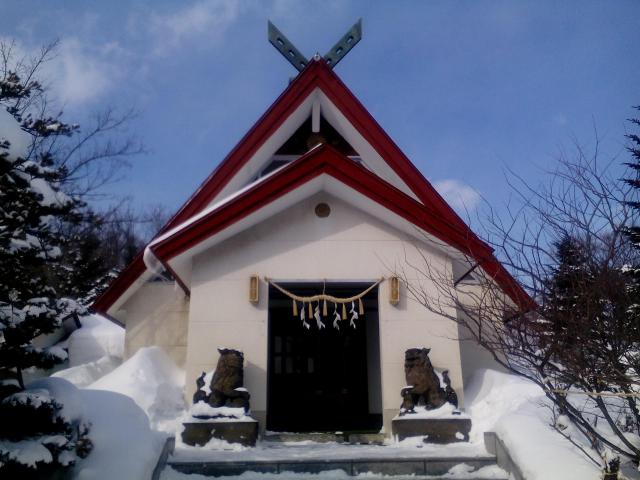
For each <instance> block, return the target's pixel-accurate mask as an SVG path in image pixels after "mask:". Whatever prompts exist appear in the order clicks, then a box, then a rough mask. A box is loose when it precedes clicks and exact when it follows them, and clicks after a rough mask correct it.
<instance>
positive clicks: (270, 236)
mask: <svg viewBox="0 0 640 480" xmlns="http://www.w3.org/2000/svg"><path fill="white" fill-rule="evenodd" d="M321 201H324V202H327V203H328V204H329V205H330V207H331V215H330V216H329V217H327V218H318V217H317V216H316V215H315V213H314V207H315V205H316V204H317V203H319V202H321ZM414 243H415V239H413V238H409V237H408V236H407V235H406V234H404V233H402V232H400V231H398V230H396V229H394V228H392V227H390V226H388V225H387V224H385V223H383V222H381V221H380V220H378V219H376V218H374V217H371V216H369V215H367V214H365V213H363V212H361V211H359V210H356V209H354V208H353V207H351V206H349V205H348V204H346V203H344V202H343V201H341V200H338V199H335V198H333V197H330V196H328V195H327V194H318V195H315V196H314V197H312V198H310V199H307V200H306V201H304V202H301V203H300V204H298V205H296V206H294V207H291V208H290V209H288V210H286V211H284V212H282V213H280V214H278V215H276V216H275V217H272V218H271V219H269V220H267V221H265V222H262V223H261V224H258V225H256V226H254V227H252V228H250V229H248V230H246V231H244V232H242V233H240V234H238V235H236V236H235V237H233V238H231V239H228V240H226V241H224V242H223V243H221V244H219V245H216V246H215V247H212V248H211V249H209V250H207V251H206V252H204V253H202V254H200V255H198V256H196V257H195V258H194V260H193V265H192V282H191V305H190V308H189V315H188V317H189V320H188V340H187V342H188V346H189V347H188V350H187V355H186V371H187V392H186V394H187V397H190V396H191V394H192V393H193V390H194V388H195V379H196V378H197V376H198V375H199V374H200V372H202V371H208V370H212V369H213V368H214V367H215V364H216V361H217V358H218V353H217V351H216V347H219V346H224V347H230V348H237V349H239V350H242V351H243V352H244V353H245V386H246V387H247V388H248V389H249V391H250V393H251V396H252V399H251V403H252V411H253V412H254V414H256V416H257V417H259V419H261V420H263V419H264V414H265V412H266V408H267V405H266V401H267V344H268V337H267V313H268V299H267V285H266V283H264V282H261V291H260V302H259V303H258V304H257V305H253V304H251V303H249V301H248V283H249V277H250V275H253V274H258V275H260V277H261V278H262V277H265V276H268V277H270V278H273V279H274V280H276V281H277V280H280V281H283V280H286V281H319V280H322V279H326V281H369V280H375V279H378V278H380V277H381V276H388V275H390V274H391V272H392V271H393V269H394V268H395V265H402V264H404V263H405V257H406V258H407V260H408V261H409V262H410V263H414V264H416V265H420V264H421V263H422V261H423V259H422V257H421V255H420V254H419V253H418V250H416V247H414V246H413V244H414ZM420 249H421V252H422V254H423V255H425V256H426V257H428V258H430V259H431V260H432V261H433V262H434V265H437V266H438V267H439V268H446V269H450V268H451V266H450V265H451V264H450V261H449V259H448V258H446V257H445V256H444V255H443V254H441V253H439V251H437V250H435V249H433V248H431V247H430V246H427V245H425V244H422V245H421V246H420ZM426 287H427V288H429V286H426ZM388 299H389V285H388V283H386V282H385V283H383V284H382V285H381V287H380V294H379V319H380V320H379V321H380V339H381V340H380V346H381V347H380V348H381V352H380V362H381V374H382V403H383V411H384V423H385V429H386V431H387V432H390V419H391V418H392V417H393V416H394V415H396V414H397V412H398V408H399V405H400V389H401V388H402V387H403V386H404V385H405V379H404V368H403V366H404V351H405V350H406V349H408V348H412V347H418V346H427V347H430V348H431V354H430V357H431V360H432V363H433V364H434V366H436V367H437V368H448V369H449V370H450V374H451V379H452V384H453V387H454V388H455V389H456V390H457V392H458V394H459V397H460V400H461V402H463V401H464V399H463V394H462V371H461V359H460V350H459V344H458V342H457V341H456V338H457V336H458V328H457V325H456V324H455V322H452V321H450V320H447V319H445V318H443V317H439V316H437V315H435V314H432V313H430V312H428V311H427V310H425V309H424V308H423V307H422V306H420V305H419V304H417V303H415V302H412V301H408V300H407V298H406V293H405V292H404V291H403V292H402V300H401V302H400V304H399V305H396V306H392V305H390V304H389V301H388ZM127 330H129V325H127ZM260 417H262V418H260Z"/></svg>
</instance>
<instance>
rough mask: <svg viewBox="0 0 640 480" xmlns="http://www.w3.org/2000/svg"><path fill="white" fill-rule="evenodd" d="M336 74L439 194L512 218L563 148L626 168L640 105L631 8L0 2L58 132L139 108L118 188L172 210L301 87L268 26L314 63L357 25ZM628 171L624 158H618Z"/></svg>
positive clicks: (639, 59)
mask: <svg viewBox="0 0 640 480" xmlns="http://www.w3.org/2000/svg"><path fill="white" fill-rule="evenodd" d="M359 17H362V18H363V26H364V38H363V40H362V42H361V43H360V44H359V45H358V46H357V47H356V48H355V49H354V50H353V51H352V52H351V53H350V54H349V55H348V56H347V57H346V58H345V59H344V60H343V62H342V63H341V64H340V65H338V67H337V68H336V72H337V73H338V75H339V76H340V77H341V78H342V79H343V80H344V81H345V83H346V84H347V85H348V86H349V88H350V89H351V90H352V91H353V92H354V93H355V94H356V96H358V98H359V99H360V100H361V101H362V103H363V104H364V105H365V107H367V109H368V110H369V111H370V112H371V114H372V115H373V116H374V117H375V118H376V119H377V120H378V122H379V123H380V124H381V125H382V127H383V128H385V129H386V130H387V132H388V133H389V134H390V135H391V137H392V138H393V139H394V140H395V141H396V143H397V144H398V145H399V146H400V148H401V149H403V150H404V152H405V153H406V154H407V155H408V156H409V158H411V159H412V161H413V162H414V163H415V164H416V165H417V166H418V168H419V169H420V170H421V171H422V172H423V173H424V175H425V176H426V177H427V178H428V179H429V180H430V181H432V182H433V183H435V184H438V185H439V187H440V188H447V189H449V190H450V191H451V192H454V195H455V194H456V192H458V193H460V194H461V195H463V196H464V197H465V198H466V199H467V202H468V204H469V205H468V206H470V207H473V202H474V194H473V191H471V190H470V189H473V190H475V191H477V192H479V194H480V195H482V196H483V197H485V198H486V199H487V200H488V201H489V202H490V203H492V204H494V205H496V206H499V205H500V204H501V203H502V202H504V201H506V198H507V188H506V183H505V180H504V176H503V172H504V169H505V168H511V169H513V170H515V171H516V172H518V173H519V174H521V175H523V176H525V177H526V178H529V179H531V181H532V182H536V181H538V180H539V179H540V178H541V174H542V170H543V169H545V168H550V167H552V165H553V162H554V157H555V156H556V154H557V152H558V149H559V148H560V147H561V146H562V145H568V144H569V143H570V142H571V141H572V139H574V138H575V139H577V140H578V141H580V142H581V143H583V144H585V145H587V146H588V145H590V144H592V142H593V138H594V133H593V131H594V125H595V126H596V127H597V130H598V132H599V134H600V136H601V138H602V139H603V146H602V148H603V154H604V155H614V154H616V153H620V152H621V150H622V148H623V146H624V133H625V129H627V128H629V125H628V124H627V123H626V119H627V118H629V117H630V116H631V115H633V113H634V111H633V110H632V109H631V106H632V105H638V104H640V55H639V54H638V52H639V51H640V50H639V48H640V24H639V23H638V22H639V21H640V2H638V1H632V0H629V1H610V2H605V1H563V2H559V1H548V2H547V1H437V2H432V1H421V2H417V1H412V2H409V1H393V2H391V1H389V2H380V1H352V2H347V1H335V0H325V1H318V2H316V1H305V2H302V1H292V0H275V1H265V2H258V1H247V2H235V1H231V0H196V1H193V0H189V1H183V2H177V1H176V2H169V1H152V0H138V1H130V2H125V1H115V0H111V1H108V2H87V1H84V0H77V1H70V0H68V1H59V2H51V1H47V0H41V1H35V0H19V1H14V0H3V2H2V15H0V32H2V33H1V34H0V36H2V37H3V38H4V39H15V40H16V42H17V46H18V47H19V49H20V50H21V51H23V52H25V53H29V52H32V51H34V50H35V49H37V48H38V47H39V46H41V45H42V44H44V43H48V42H50V41H51V40H53V39H56V38H59V39H60V41H61V43H60V48H59V51H58V56H57V57H56V58H55V59H54V60H53V61H52V62H51V63H50V64H49V65H47V67H46V74H47V75H48V77H49V80H50V83H51V86H52V92H53V94H54V96H55V97H56V98H57V99H58V100H59V105H61V106H63V107H64V110H65V116H66V119H67V120H69V121H77V122H79V123H81V124H82V122H83V120H84V119H86V117H87V116H88V115H90V114H91V113H92V112H94V111H96V110H99V109H101V108H104V107H105V106H108V105H110V106H114V107H118V108H122V109H126V108H128V107H130V106H134V107H135V108H136V109H137V110H138V111H139V112H140V115H139V117H138V118H137V119H136V120H135V121H134V122H132V123H131V124H130V126H129V127H130V131H131V133H134V134H135V135H137V136H138V137H139V138H141V139H142V140H143V141H144V143H145V145H146V146H147V148H148V149H149V150H150V154H148V155H145V156H142V157H140V158H138V159H136V160H135V161H134V163H133V166H132V168H131V169H130V170H129V171H127V172H126V178H125V179H124V180H123V181H121V182H120V183H118V184H117V185H116V186H114V187H113V188H112V191H113V192H114V193H116V194H118V195H130V196H132V198H133V199H134V201H135V203H136V204H137V205H144V204H158V203H159V204H164V205H166V206H167V207H168V209H169V210H170V211H174V210H175V209H177V208H178V207H179V206H180V205H181V204H182V202H183V201H184V200H186V198H188V196H189V195H190V194H191V193H192V192H193V191H194V190H195V189H196V188H197V186H198V185H199V184H200V183H201V182H202V181H203V180H204V178H205V177H206V176H207V175H208V174H209V173H210V172H211V171H212V170H213V168H215V166H216V165H217V164H218V163H219V162H220V160H222V158H224V156H225V155H226V154H227V153H228V152H229V150H231V148H233V146H234V145H235V144H236V142H237V141H238V140H239V139H240V138H241V137H242V135H243V134H244V133H245V132H246V131H247V130H248V129H249V128H250V127H251V125H252V124H253V123H254V122H255V121H256V120H257V119H258V117H259V116H260V115H261V114H262V113H263V112H264V110H265V109H266V108H268V106H269V105H270V104H271V103H272V102H273V101H274V100H275V99H276V97H277V96H278V95H279V94H280V92H281V91H282V90H283V89H284V88H285V87H286V85H287V82H288V79H289V77H291V76H293V75H294V74H295V70H294V69H293V68H292V67H291V66H290V65H289V64H288V63H287V62H286V61H285V60H284V59H282V58H281V57H280V55H279V54H278V53H277V52H276V51H275V50H274V49H273V47H272V46H271V45H269V43H268V42H267V40H266V24H267V19H271V20H272V21H273V22H274V23H275V24H276V25H277V26H278V27H279V28H280V29H281V30H282V31H283V32H284V33H285V35H287V36H288V37H289V38H290V39H291V40H292V41H293V42H294V43H295V44H296V46H297V47H298V48H299V49H300V50H301V51H302V52H303V53H304V54H306V55H307V56H311V55H312V54H313V53H315V52H316V51H319V52H320V53H321V54H324V53H325V52H326V51H327V50H328V49H329V48H330V47H331V46H332V45H333V43H334V42H335V41H336V40H337V39H338V38H339V37H340V36H341V35H342V34H343V33H344V32H345V31H346V30H347V29H348V28H349V27H350V26H351V25H352V24H353V23H354V22H355V21H356V20H357V19H358V18H359ZM622 158H623V159H624V155H623V157H622Z"/></svg>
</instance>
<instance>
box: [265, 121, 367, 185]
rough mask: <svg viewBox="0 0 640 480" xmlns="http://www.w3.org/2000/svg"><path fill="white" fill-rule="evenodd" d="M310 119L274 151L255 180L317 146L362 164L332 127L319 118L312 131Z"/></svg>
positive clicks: (354, 152) (353, 150)
mask: <svg viewBox="0 0 640 480" xmlns="http://www.w3.org/2000/svg"><path fill="white" fill-rule="evenodd" d="M313 130H314V129H313V126H312V119H311V117H309V118H308V119H307V120H306V121H305V122H303V123H302V125H300V127H299V128H298V129H297V130H296V131H295V132H294V133H293V135H291V137H289V139H288V140H287V141H285V142H284V144H282V146H281V147H280V148H279V149H278V150H277V151H276V153H275V154H274V155H273V156H272V157H271V159H270V160H269V161H268V162H267V163H266V165H265V167H264V168H263V169H261V170H260V173H259V174H258V176H257V178H260V177H263V176H265V175H267V174H269V173H271V172H273V171H274V170H276V169H278V168H280V167H282V166H283V165H286V164H287V163H290V162H292V161H294V160H297V159H298V158H300V157H301V156H302V155H304V154H305V153H307V152H308V151H309V150H311V149H312V148H313V147H315V146H316V145H318V144H321V143H324V144H327V145H331V146H332V147H333V148H335V149H336V150H337V151H339V152H340V153H342V154H344V155H345V156H347V157H349V158H350V159H351V160H353V161H355V162H358V163H362V160H361V158H360V154H358V152H356V150H355V149H354V148H353V147H352V146H351V145H350V144H349V142H347V141H346V140H345V139H344V137H343V136H342V135H340V133H339V132H338V131H337V130H336V129H335V128H333V126H332V125H331V124H330V123H329V122H327V120H325V118H324V117H322V116H320V121H319V128H317V130H318V131H317V132H314V131H313Z"/></svg>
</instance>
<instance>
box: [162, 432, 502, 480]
mask: <svg viewBox="0 0 640 480" xmlns="http://www.w3.org/2000/svg"><path fill="white" fill-rule="evenodd" d="M220 448H224V447H223V446H222V445H221V446H220ZM228 448H229V449H228V450H224V449H220V450H212V449H205V448H194V447H189V446H184V445H178V446H176V448H175V450H174V451H173V453H172V454H171V455H170V456H169V457H168V459H167V469H166V470H165V471H164V472H163V474H162V476H161V478H162V479H165V480H171V479H179V478H184V479H185V480H188V479H189V478H190V477H181V476H180V475H179V474H178V473H177V472H182V473H187V474H194V473H195V474H200V475H204V476H211V477H220V476H235V475H241V477H240V478H242V479H250V478H252V476H251V475H250V474H248V473H245V472H257V474H256V476H255V478H259V479H266V478H274V479H278V478H280V477H278V476H277V474H283V475H282V478H294V477H292V476H291V475H290V474H288V473H287V474H284V472H295V473H296V474H298V477H296V478H304V477H303V476H300V475H299V474H301V473H304V474H318V476H312V477H310V478H313V479H321V478H331V479H333V478H347V477H349V476H359V475H363V476H365V477H366V478H367V479H374V478H376V476H375V475H381V476H382V475H385V476H388V475H393V476H400V477H398V478H401V477H402V476H411V478H414V479H417V478H429V479H434V478H435V479H438V478H443V479H444V478H447V479H465V480H470V479H476V480H480V479H499V480H506V479H507V478H508V475H507V474H506V473H505V472H504V471H503V470H501V469H500V468H499V467H498V466H497V464H496V457H495V455H491V454H489V453H488V452H487V451H486V450H485V448H484V447H483V446H482V445H477V444H470V443H458V444H450V445H432V444H424V443H421V442H420V441H418V440H416V441H404V442H401V443H398V444H389V445H382V446H380V445H349V444H340V443H316V442H310V441H307V442H274V441H268V442H265V441H263V442H260V443H259V444H258V446H257V447H254V448H243V447H240V446H235V445H233V446H232V445H229V446H228ZM243 474H244V475H243ZM379 478H382V477H379Z"/></svg>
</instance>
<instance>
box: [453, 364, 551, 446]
mask: <svg viewBox="0 0 640 480" xmlns="http://www.w3.org/2000/svg"><path fill="white" fill-rule="evenodd" d="M540 395H542V391H541V390H540V388H539V387H538V386H537V385H535V384H533V383H531V382H529V381H527V380H525V379H523V378H520V377H516V376H514V375H509V374H507V373H503V372H498V371H496V370H479V371H478V372H477V373H476V374H475V375H474V376H473V378H472V379H471V381H470V382H469V384H468V386H467V387H466V388H465V391H464V396H465V403H466V404H467V409H466V411H467V413H468V414H469V415H470V416H471V418H472V424H471V425H472V426H471V434H470V439H471V441H474V442H482V441H483V435H484V432H493V431H494V430H495V425H496V423H497V422H498V420H499V419H500V418H501V417H502V416H504V415H506V414H509V413H511V412H516V411H518V409H520V407H521V405H522V404H523V403H527V402H530V401H531V400H532V399H537V398H539V397H540Z"/></svg>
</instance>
